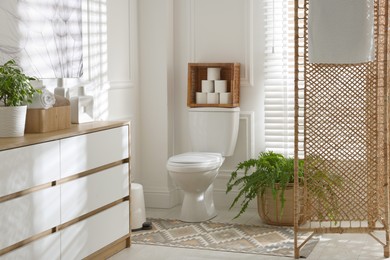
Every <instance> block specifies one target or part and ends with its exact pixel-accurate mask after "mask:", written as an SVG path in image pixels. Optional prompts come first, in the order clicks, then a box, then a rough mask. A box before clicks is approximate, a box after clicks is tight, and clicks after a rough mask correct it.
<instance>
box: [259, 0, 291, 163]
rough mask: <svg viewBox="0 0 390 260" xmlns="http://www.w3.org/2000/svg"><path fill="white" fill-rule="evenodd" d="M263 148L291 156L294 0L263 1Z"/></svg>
mask: <svg viewBox="0 0 390 260" xmlns="http://www.w3.org/2000/svg"><path fill="white" fill-rule="evenodd" d="M264 4H265V6H264V10H265V16H264V17H265V41H266V42H265V61H264V62H265V64H264V74H265V75H264V77H265V79H264V87H265V91H264V94H265V99H264V100H265V101H264V102H265V104H264V107H265V147H266V150H272V151H274V152H279V153H282V154H284V155H285V156H293V155H294V1H293V0H264Z"/></svg>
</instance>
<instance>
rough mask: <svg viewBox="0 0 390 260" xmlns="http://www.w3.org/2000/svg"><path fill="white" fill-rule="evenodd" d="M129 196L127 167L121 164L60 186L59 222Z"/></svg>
mask: <svg viewBox="0 0 390 260" xmlns="http://www.w3.org/2000/svg"><path fill="white" fill-rule="evenodd" d="M127 195H129V165H128V164H127V163H126V164H122V165H118V166H116V167H114V168H110V169H107V170H105V171H101V172H98V173H95V174H93V175H89V176H86V177H83V178H80V179H76V180H74V181H70V182H67V183H64V184H62V185H61V222H62V223H65V222H67V221H69V220H72V219H74V218H77V217H79V216H81V215H83V214H85V213H88V212H90V211H92V210H95V209H97V208H99V207H102V206H104V205H107V204H109V203H111V202H113V201H116V200H118V199H121V198H123V197H125V196H127Z"/></svg>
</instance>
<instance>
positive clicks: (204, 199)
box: [180, 184, 217, 222]
mask: <svg viewBox="0 0 390 260" xmlns="http://www.w3.org/2000/svg"><path fill="white" fill-rule="evenodd" d="M216 216H217V211H216V210H215V206H214V198H213V185H212V184H211V185H210V186H209V188H208V189H207V190H206V191H205V192H200V193H193V192H186V193H185V194H184V200H183V204H182V207H181V214H180V220H181V221H184V222H202V221H207V220H210V219H212V218H214V217H216Z"/></svg>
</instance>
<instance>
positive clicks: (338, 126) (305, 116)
mask: <svg viewBox="0 0 390 260" xmlns="http://www.w3.org/2000/svg"><path fill="white" fill-rule="evenodd" d="M295 4H296V6H295V11H296V15H295V25H296V27H295V28H296V36H295V43H296V47H295V52H296V54H295V55H296V57H295V66H296V70H295V71H296V75H295V157H296V158H298V157H301V158H302V157H304V159H305V171H304V175H305V185H304V189H305V192H304V198H303V199H304V201H305V211H304V212H303V213H299V210H297V208H296V209H295V218H296V219H299V218H301V217H304V218H305V219H306V220H307V222H306V223H307V224H306V225H305V226H299V225H298V223H297V222H295V232H296V233H297V232H300V231H313V232H331V233H339V232H366V233H370V234H371V232H373V231H374V230H378V231H383V232H384V233H385V236H384V237H385V239H384V241H383V239H382V240H380V239H377V240H378V242H380V243H381V244H383V246H384V255H385V256H388V254H389V230H388V214H389V213H388V210H389V205H388V204H389V202H388V196H389V190H388V178H389V174H388V167H387V166H388V154H387V153H388V141H387V140H388V130H387V124H388V123H387V122H388V119H387V117H388V116H387V110H388V103H387V98H386V97H387V75H388V71H389V68H388V65H387V57H388V37H389V35H388V30H387V27H388V13H389V11H388V8H389V7H388V2H387V1H386V0H374V6H375V11H374V13H375V28H374V34H375V39H374V43H375V47H376V60H375V61H372V62H366V63H361V64H312V63H309V62H308V15H309V12H310V6H309V0H296V1H295ZM302 155H303V156H302ZM318 158H320V159H318ZM319 170H320V171H324V172H328V173H331V174H333V175H336V176H338V177H340V186H339V187H335V188H334V192H333V193H332V194H331V196H327V197H325V199H324V198H322V199H318V197H315V196H311V194H316V193H317V194H318V192H320V191H319V189H320V188H319V185H312V184H313V183H315V182H316V179H315V178H313V176H314V174H315V172H316V171H319ZM295 174H296V177H297V167H296V173H295ZM296 179H297V178H296ZM309 183H310V184H311V185H309ZM298 185H299V183H298V181H296V182H295V189H296V190H297V188H298ZM327 195H329V194H327ZM295 197H296V198H295V201H298V200H301V199H302V198H299V193H298V192H297V191H295ZM329 205H332V209H333V211H332V212H331V214H330V212H329ZM302 214H303V216H302ZM295 246H296V254H295V257H297V256H299V245H298V243H297V242H296V241H295Z"/></svg>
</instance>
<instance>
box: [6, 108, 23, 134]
mask: <svg viewBox="0 0 390 260" xmlns="http://www.w3.org/2000/svg"><path fill="white" fill-rule="evenodd" d="M26 113H27V106H16V107H5V106H0V137H19V136H23V135H24V127H25V125H26Z"/></svg>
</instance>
